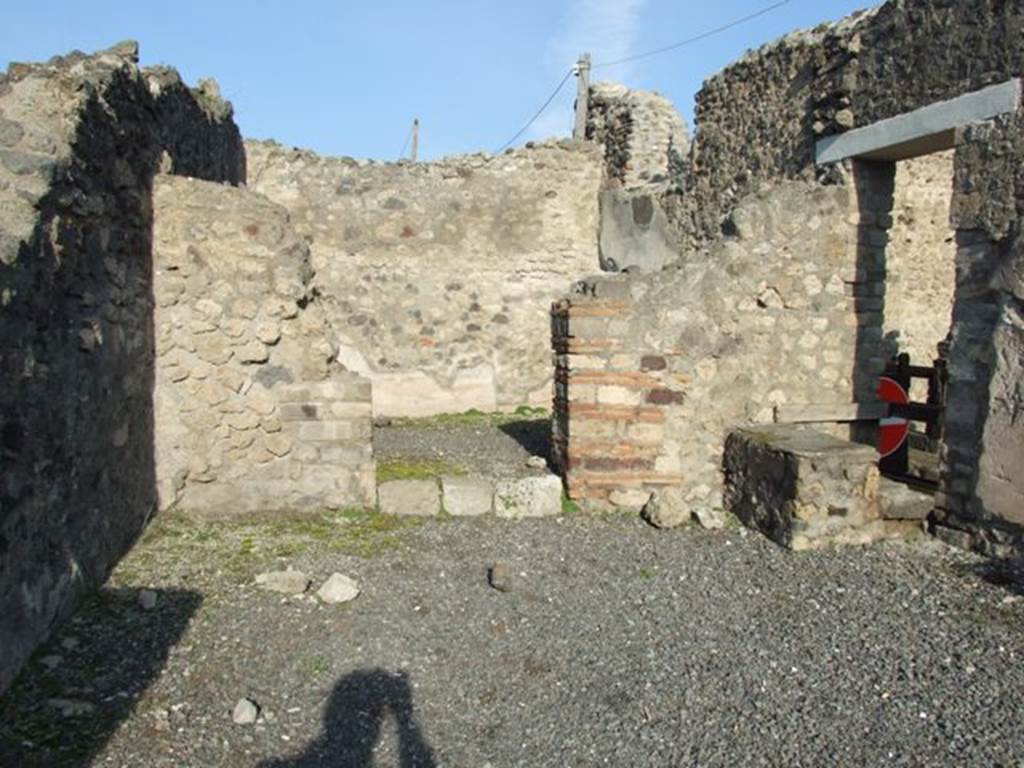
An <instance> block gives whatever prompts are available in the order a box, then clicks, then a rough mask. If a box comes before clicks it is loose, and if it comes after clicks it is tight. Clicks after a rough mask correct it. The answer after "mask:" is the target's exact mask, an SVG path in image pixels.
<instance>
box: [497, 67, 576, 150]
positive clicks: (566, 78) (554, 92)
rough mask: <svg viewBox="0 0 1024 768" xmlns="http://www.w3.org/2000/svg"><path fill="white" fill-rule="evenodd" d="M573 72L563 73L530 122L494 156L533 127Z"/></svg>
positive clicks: (574, 69)
mask: <svg viewBox="0 0 1024 768" xmlns="http://www.w3.org/2000/svg"><path fill="white" fill-rule="evenodd" d="M575 71H576V68H575V67H573V68H571V69H570V70H569V71H568V72H566V73H565V75H564V76H563V77H562V79H561V81H560V82H559V83H558V86H557V87H556V88H555V90H554V91H552V93H551V95H550V96H548V99H547V101H545V102H544V103H543V104H542V105H541V107H540V109H538V110H537V113H536V114H535V115H534V116H533V117H531V118H530V121H529V122H528V123H527V124H526V125H524V126H523V127H522V128H520V129H519V131H518V132H517V133H516V135H515V136H513V137H512V138H511V139H509V140H508V141H506V142H505V143H504V144H502V145H501V146H500V147H498V148H497V149H496V150H495V151H494V154H496V155H498V154H501V153H502V152H503V151H504V150H505V148H506V147H508V146H510V145H511V144H512V142H514V141H515V140H516V139H518V138H519V137H520V136H522V135H523V134H524V133H526V129H527V128H529V127H530V126H531V125H533V124H534V122H535V121H536V120H537V118H538V117H540V116H541V114H542V113H543V112H544V110H545V109H547V108H548V106H549V105H550V104H551V102H552V101H554V100H555V96H557V95H558V92H559V91H561V90H562V86H564V85H565V81H566V80H568V79H569V78H570V77H572V74H573V73H574V72H575Z"/></svg>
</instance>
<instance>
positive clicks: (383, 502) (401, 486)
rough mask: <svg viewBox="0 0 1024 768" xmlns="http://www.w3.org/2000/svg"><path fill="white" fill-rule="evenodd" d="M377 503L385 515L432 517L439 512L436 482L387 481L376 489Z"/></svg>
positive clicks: (439, 501)
mask: <svg viewBox="0 0 1024 768" xmlns="http://www.w3.org/2000/svg"><path fill="white" fill-rule="evenodd" d="M377 503H378V505H379V506H380V511H381V512H382V513H383V514H385V515H417V516H432V515H436V514H437V513H438V512H439V511H440V510H441V498H440V494H439V492H438V487H437V481H436V480H389V481H388V482H386V483H381V484H380V485H379V486H378V487H377Z"/></svg>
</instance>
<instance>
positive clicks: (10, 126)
mask: <svg viewBox="0 0 1024 768" xmlns="http://www.w3.org/2000/svg"><path fill="white" fill-rule="evenodd" d="M24 135H25V129H24V128H22V127H21V125H19V124H18V123H16V122H14V121H13V120H6V119H4V118H2V117H0V146H4V147H13V146H14V145H15V144H17V143H18V142H19V141H21V137H22V136H24Z"/></svg>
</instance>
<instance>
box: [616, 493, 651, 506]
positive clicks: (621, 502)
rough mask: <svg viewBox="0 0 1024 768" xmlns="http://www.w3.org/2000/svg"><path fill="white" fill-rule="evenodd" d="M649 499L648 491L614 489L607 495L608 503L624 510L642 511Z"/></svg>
mask: <svg viewBox="0 0 1024 768" xmlns="http://www.w3.org/2000/svg"><path fill="white" fill-rule="evenodd" d="M650 499H651V493H650V491H641V490H632V489H616V490H614V491H612V492H611V493H609V494H608V501H610V502H611V503H612V504H614V505H615V506H616V507H622V508H626V509H642V508H643V507H644V506H645V505H646V504H647V502H648V501H650Z"/></svg>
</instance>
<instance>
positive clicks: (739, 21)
mask: <svg viewBox="0 0 1024 768" xmlns="http://www.w3.org/2000/svg"><path fill="white" fill-rule="evenodd" d="M789 2H790V0H779V2H776V3H772V4H771V5H769V6H766V7H764V8H762V9H761V10H759V11H755V12H754V13H751V14H748V15H746V16H744V17H742V18H739V19H735V20H733V21H730V22H729V23H728V24H723V25H722V26H720V27H715V28H714V29H709V30H708V31H706V32H701V33H700V34H699V35H695V36H694V37H690V38H687V39H686V40H680V41H679V42H678V43H673V44H672V45H666V46H664V47H663V48H655V49H654V50H653V51H645V52H644V53H638V54H635V55H633V56H627V57H625V58H623V59H616V60H615V61H603V62H601V63H600V64H594V65H592V66H591V69H592V70H593V69H597V68H598V67H611V66H614V65H615V64H625V63H626V62H629V61H636V60H637V59H646V58H647V57H649V56H657V55H658V54H659V53H666V52H668V51H674V50H675V49H677V48H682V47H683V46H685V45H691V44H693V43H696V42H698V41H700V40H706V39H707V38H709V37H713V36H714V35H717V34H720V33H722V32H725V31H726V30H729V29H732V28H733V27H738V26H739V25H740V24H745V23H746V22H748V21H752V20H753V19H756V18H758V17H759V16H764V15H765V14H767V13H771V12H772V11H774V10H775V9H776V8H781V7H782V6H784V5H786V4H788V3H789ZM575 73H576V68H575V67H573V68H572V69H570V70H569V71H568V72H566V73H565V75H564V76H563V77H562V79H561V80H560V81H559V83H558V85H557V86H556V87H555V90H554V91H552V92H551V95H550V96H548V98H547V101H545V102H544V103H543V104H542V105H541V107H540V109H538V110H537V112H536V114H535V115H534V116H533V117H531V118H530V120H529V122H527V123H526V125H524V126H523V127H522V128H520V129H519V131H518V132H516V134H515V135H514V136H513V137H512V138H511V139H509V140H508V141H506V142H505V143H504V144H502V145H501V146H500V147H498V149H497V150H495V152H494V154H496V155H497V154H500V153H501V152H503V151H504V150H505V148H506V147H508V146H510V145H511V144H512V143H513V142H514V141H515V140H516V139H518V138H519V137H520V136H522V135H523V134H524V133H525V132H526V129H527V128H529V127H530V126H531V125H533V124H534V122H536V120H537V118H538V117H540V116H541V114H543V112H544V110H545V109H547V108H548V106H549V105H550V104H551V102H552V101H554V100H555V97H556V96H557V95H558V94H559V92H560V91H561V90H562V87H563V86H564V85H565V82H566V81H567V80H568V79H569V78H570V77H571V76H572V75H573V74H575ZM408 141H409V140H408V139H406V143H408ZM402 152H403V153H404V152H405V147H403V148H402Z"/></svg>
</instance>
